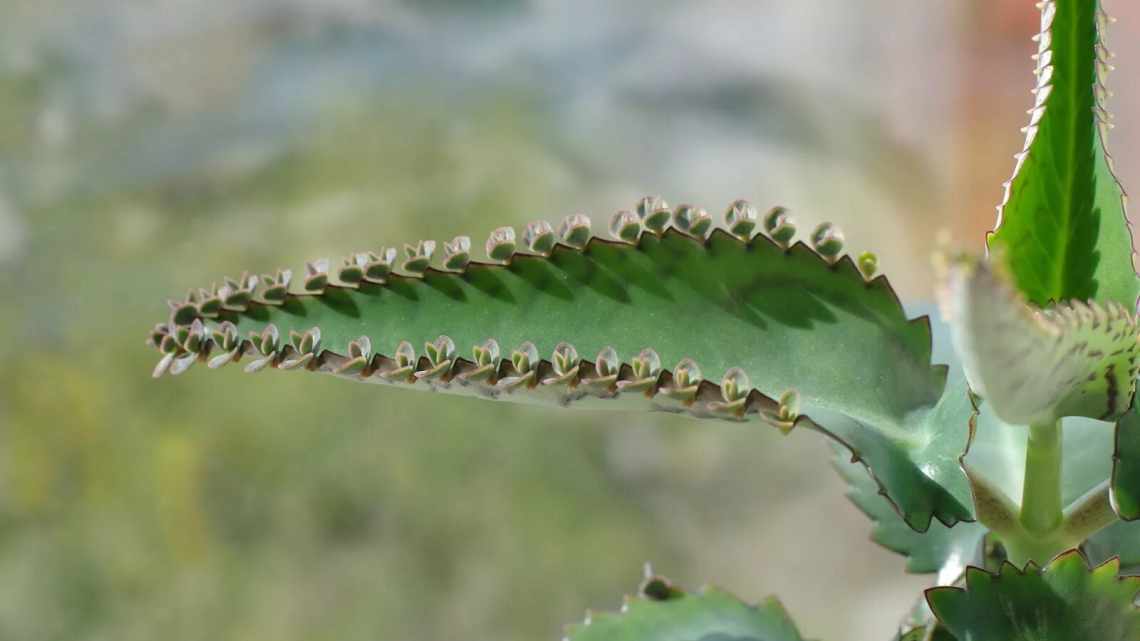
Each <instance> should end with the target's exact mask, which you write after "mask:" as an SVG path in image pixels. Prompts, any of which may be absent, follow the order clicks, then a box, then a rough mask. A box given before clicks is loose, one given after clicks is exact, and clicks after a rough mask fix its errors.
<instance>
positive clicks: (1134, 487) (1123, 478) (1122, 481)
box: [1112, 400, 1140, 563]
mask: <svg viewBox="0 0 1140 641" xmlns="http://www.w3.org/2000/svg"><path fill="white" fill-rule="evenodd" d="M1113 458H1114V466H1113V473H1112V502H1113V507H1115V508H1116V513H1117V514H1119V515H1120V517H1121V518H1123V519H1127V520H1129V521H1137V520H1140V409H1137V407H1136V402H1135V400H1134V401H1133V404H1132V408H1131V409H1130V410H1129V411H1128V412H1127V413H1126V414H1125V415H1124V416H1122V417H1120V419H1119V420H1117V422H1116V453H1115V454H1114V456H1113ZM1136 538H1137V541H1138V543H1137V547H1140V523H1137V532H1136ZM1137 563H1140V559H1137Z"/></svg>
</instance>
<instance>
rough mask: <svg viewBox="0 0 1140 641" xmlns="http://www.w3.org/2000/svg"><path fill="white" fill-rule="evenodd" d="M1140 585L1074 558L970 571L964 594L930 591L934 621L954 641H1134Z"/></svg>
mask: <svg viewBox="0 0 1140 641" xmlns="http://www.w3.org/2000/svg"><path fill="white" fill-rule="evenodd" d="M1138 592H1140V578H1136V577H1132V578H1122V577H1120V576H1118V565H1117V563H1115V562H1109V563H1106V564H1104V565H1101V566H1098V567H1096V568H1094V569H1091V570H1090V569H1089V567H1088V564H1087V562H1086V561H1085V559H1084V558H1083V557H1082V556H1081V555H1080V553H1078V552H1075V551H1073V552H1069V553H1067V554H1063V555H1061V556H1059V557H1057V558H1056V559H1055V560H1053V562H1052V563H1050V564H1049V565H1048V566H1046V567H1045V568H1044V569H1041V568H1038V567H1036V566H1034V565H1032V564H1030V565H1029V566H1028V567H1027V568H1026V569H1025V570H1024V571H1021V570H1018V569H1017V568H1015V567H1014V566H1013V565H1010V564H1006V565H1004V566H1003V567H1002V569H1001V571H1000V572H999V573H998V574H990V573H988V572H986V571H985V570H980V569H978V568H970V569H969V570H967V572H966V587H965V589H962V588H952V587H945V588H934V589H932V590H929V591H928V592H927V599H928V601H929V602H930V607H931V609H932V610H933V611H934V614H935V615H936V616H937V617H938V620H939V621H941V622H942V623H943V624H944V625H945V626H946V627H947V628H949V630H950V632H951V633H952V634H953V635H954V636H955V637H957V638H959V639H969V640H970V641H1093V640H1095V641H1136V640H1137V639H1140V610H1138V609H1137V607H1136V605H1135V604H1134V602H1133V600H1134V599H1135V598H1136V595H1137V593H1138Z"/></svg>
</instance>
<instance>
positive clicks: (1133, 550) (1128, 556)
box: [1081, 521, 1140, 576]
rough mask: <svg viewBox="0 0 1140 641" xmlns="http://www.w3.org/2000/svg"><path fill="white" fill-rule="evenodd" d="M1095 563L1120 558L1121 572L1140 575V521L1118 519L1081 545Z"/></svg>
mask: <svg viewBox="0 0 1140 641" xmlns="http://www.w3.org/2000/svg"><path fill="white" fill-rule="evenodd" d="M1081 550H1082V551H1084V553H1085V555H1086V556H1088V558H1089V561H1091V562H1093V563H1097V564H1100V563H1104V562H1105V561H1108V560H1110V559H1113V558H1119V559H1120V573H1121V574H1127V575H1129V576H1140V522H1138V521H1131V522H1129V521H1117V522H1116V523H1114V524H1112V525H1110V526H1109V527H1107V528H1105V529H1103V530H1101V531H1100V532H1098V533H1097V534H1096V536H1094V537H1092V538H1091V539H1089V540H1088V541H1086V542H1085V544H1084V545H1083V546H1081Z"/></svg>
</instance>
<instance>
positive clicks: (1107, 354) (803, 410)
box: [148, 0, 1140, 641]
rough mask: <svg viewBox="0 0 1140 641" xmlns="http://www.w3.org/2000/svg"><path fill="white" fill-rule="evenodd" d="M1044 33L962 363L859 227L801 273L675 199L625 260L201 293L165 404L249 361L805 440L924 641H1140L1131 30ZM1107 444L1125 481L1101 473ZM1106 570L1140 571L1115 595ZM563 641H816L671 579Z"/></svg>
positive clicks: (609, 245)
mask: <svg viewBox="0 0 1140 641" xmlns="http://www.w3.org/2000/svg"><path fill="white" fill-rule="evenodd" d="M1039 6H1040V9H1041V16H1042V31H1041V34H1040V36H1039V37H1038V38H1037V40H1038V42H1039V47H1038V54H1037V69H1036V72H1037V79H1038V82H1037V87H1036V90H1035V93H1036V102H1035V104H1034V107H1033V109H1032V110H1031V112H1030V113H1031V120H1030V123H1029V125H1028V127H1027V128H1026V145H1025V148H1024V150H1023V151H1022V152H1021V153H1019V154H1018V156H1017V165H1016V167H1015V170H1014V176H1013V178H1012V179H1011V181H1010V183H1009V184H1008V185H1007V186H1006V193H1005V197H1004V199H1003V202H1002V205H1001V206H1000V208H999V216H998V221H997V225H996V228H995V230H994V231H993V232H992V233H991V234H990V236H989V237H988V247H989V249H990V250H991V258H990V260H988V261H987V260H983V259H979V258H974V257H969V256H962V257H955V258H954V259H952V260H950V259H948V260H946V261H944V269H943V270H942V274H941V277H940V279H941V280H940V284H939V299H940V301H939V302H940V303H941V306H942V308H943V309H944V310H945V316H946V320H947V321H948V322H949V325H950V329H949V330H948V333H949V334H950V335H951V338H952V341H953V344H954V347H955V351H954V352H953V353H950V352H948V351H947V350H945V349H943V348H942V347H941V346H942V345H944V344H945V343H946V342H947V341H943V340H941V337H937V336H935V335H933V334H932V322H931V320H930V318H928V317H926V316H919V317H917V318H913V319H912V318H911V317H910V316H909V315H908V314H907V313H906V312H905V311H904V310H903V307H902V306H901V304H900V302H899V300H898V297H897V296H896V295H895V293H894V291H893V290H892V289H891V287H890V285H889V283H888V282H887V280H886V279H885V278H884V277H883V276H881V275H878V276H877V275H876V273H877V272H878V270H879V262H878V258H877V257H876V255H875V254H872V253H870V252H864V253H861V254H858V258H857V259H853V258H852V257H851V256H849V255H846V254H845V253H844V251H845V249H846V248H845V240H844V236H843V234H842V232H841V231H839V230H838V229H837V228H836V227H835V226H833V225H831V224H828V223H824V224H821V225H818V226H817V227H815V228H814V230H813V232H812V233H811V235H810V238H809V243H810V244H805V243H803V242H795V240H794V237H795V233H796V225H795V223H794V222H793V221H792V219H791V217H790V215H789V214H788V212H787V211H786V210H785V209H783V208H782V207H776V208H773V209H771V210H770V211H769V212H768V213H767V214H766V215H764V216H763V217H762V218H761V216H760V215H759V214H758V212H757V209H756V208H755V207H754V206H753V205H752V204H751V203H749V202H747V201H744V200H737V201H734V202H733V203H731V204H730V205H729V207H728V208H727V210H726V211H725V215H724V217H723V227H720V228H714V224H713V221H712V219H711V217H710V216H709V215H708V213H707V212H706V211H705V210H703V209H700V208H699V207H696V206H694V205H688V204H686V205H681V206H678V207H676V208H675V209H674V208H671V207H670V206H669V205H668V204H667V203H666V202H665V201H664V200H663V199H661V198H660V197H656V196H651V197H646V198H642V199H641V200H639V201H638V202H637V203H635V204H634V206H633V207H632V208H631V209H629V210H623V211H619V212H618V213H617V214H616V215H614V216H613V217H612V218H611V219H610V225H609V231H610V233H611V235H612V237H613V240H606V239H602V238H597V237H594V236H593V233H592V231H591V222H590V219H589V218H588V217H587V216H585V215H583V214H574V215H571V216H568V217H566V218H565V219H563V220H562V222H561V223H560V224H559V225H558V226H557V227H555V226H553V225H551V224H550V223H548V222H545V221H536V222H533V223H531V224H530V225H528V226H527V227H526V228H525V231H524V232H523V234H522V244H523V245H524V247H525V249H526V251H520V250H519V248H518V247H517V242H516V236H515V230H514V228H512V227H501V228H498V229H496V230H495V231H494V232H492V233H491V234H490V237H489V238H488V239H487V242H486V243H485V244H484V250H485V254H486V258H485V259H483V260H476V259H474V258H473V257H472V255H471V241H470V239H469V238H467V237H465V236H459V237H456V238H455V239H454V240H452V241H450V242H448V243H445V244H444V250H443V252H442V254H443V255H442V258H441V259H439V260H437V259H436V258H435V248H436V244H435V242H434V241H430V240H423V241H419V242H417V243H414V244H408V245H405V246H404V247H405V258H404V259H403V261H402V262H399V261H398V255H397V252H396V251H395V250H394V249H391V248H386V249H380V250H377V251H376V252H375V253H373V252H367V251H366V252H361V253H356V254H352V255H350V256H349V258H347V259H345V260H344V261H343V266H342V267H340V268H339V270H338V271H337V273H336V278H335V279H332V278H330V276H329V265H328V261H325V260H321V261H313V262H310V263H308V264H306V268H305V272H304V273H305V276H304V279H303V280H302V282H301V283H300V288H299V291H293V290H292V289H291V285H292V284H293V283H292V279H291V272H289V271H288V270H282V271H279V272H277V273H276V274H275V275H272V276H264V277H262V278H261V279H260V280H259V279H256V278H254V277H250V276H248V275H243V276H242V277H241V278H240V279H237V280H230V279H225V280H224V281H223V282H224V285H223V287H221V288H218V289H215V288H211V289H208V290H207V289H199V290H191V291H190V293H189V294H188V295H187V296H186V298H185V299H184V300H175V301H172V302H171V303H170V304H169V310H168V312H167V313H168V321H167V322H165V323H162V324H159V325H158V326H156V327H155V328H154V329H153V330H152V331H151V332H150V335H149V341H148V342H149V343H150V344H151V345H153V346H154V347H155V348H156V349H157V350H158V351H159V354H160V356H159V362H158V365H157V366H156V367H155V370H154V375H155V376H162V375H164V374H167V373H169V374H180V373H182V372H185V371H187V370H188V369H189V368H190V367H191V366H192V365H193V364H194V363H195V362H197V361H199V360H201V361H205V362H207V363H208V364H209V366H210V367H211V368H219V367H223V366H224V365H226V364H229V363H237V362H240V361H242V360H243V359H247V362H246V363H245V364H244V366H243V368H244V369H245V371H247V372H256V371H261V370H265V369H270V368H272V369H299V370H308V371H317V372H325V373H331V374H335V375H339V376H342V377H347V378H351V379H354V380H359V381H364V382H372V383H380V384H385V385H395V386H401V387H407V388H411V389H424V390H432V391H440V392H446V393H451V394H459V395H468V396H475V397H481V398H488V399H499V400H513V401H518V402H524V403H541V404H546V405H552V406H557V407H582V408H590V409H597V408H609V409H615V410H648V411H658V412H673V413H683V414H687V415H689V416H692V417H695V418H702V419H710V418H713V419H720V420H727V421H737V422H752V423H756V424H764V425H770V426H773V427H776V428H777V429H779V430H780V431H782V432H784V433H787V432H789V431H791V430H792V429H794V428H797V427H799V428H801V429H806V430H809V431H813V432H817V433H819V434H822V435H824V436H826V437H828V438H830V439H832V441H833V442H834V443H835V447H836V448H837V449H839V450H840V451H841V452H842V457H841V459H840V460H837V461H836V467H837V469H838V470H839V471H840V473H841V474H842V475H843V477H844V478H845V479H846V480H847V481H848V483H849V485H850V486H851V492H850V496H851V497H852V500H853V501H855V502H856V503H857V505H858V506H859V507H860V508H861V509H863V510H864V511H865V512H866V513H867V514H868V516H870V517H871V518H872V519H873V520H874V521H875V530H874V538H875V540H876V541H878V542H880V543H882V544H883V545H884V546H886V547H888V548H890V549H892V550H894V551H896V552H899V553H900V554H904V555H906V556H907V557H908V559H909V561H908V567H909V568H910V569H912V570H913V571H918V572H931V573H937V581H938V582H939V584H941V585H942V586H943V587H941V588H938V589H935V590H932V591H930V592H928V593H927V596H926V602H925V603H921V604H920V607H918V608H916V609H915V611H914V612H912V614H911V616H910V617H908V619H907V625H906V626H905V627H904V633H905V634H906V635H907V636H906V637H905V638H906V639H907V640H908V641H911V640H912V639H922V640H923V641H934V640H935V639H937V640H938V641H966V640H967V639H969V640H971V641H1029V640H1030V639H1033V640H1034V641H1077V640H1078V639H1080V640H1082V641H1084V640H1087V639H1097V640H1098V641H1138V640H1140V613H1138V611H1137V607H1136V604H1135V597H1136V594H1137V592H1140V585H1138V584H1137V583H1136V581H1135V580H1131V579H1120V578H1119V577H1118V575H1119V574H1120V573H1121V572H1123V571H1125V569H1126V568H1135V569H1137V570H1140V543H1136V542H1137V541H1140V523H1135V524H1133V523H1129V521H1130V520H1135V519H1138V518H1140V418H1138V417H1140V413H1138V411H1137V409H1136V407H1137V405H1136V402H1135V388H1136V385H1135V381H1136V377H1137V375H1138V373H1140V371H1138V369H1140V365H1138V360H1140V330H1138V327H1140V322H1138V320H1137V317H1136V315H1135V313H1134V310H1135V309H1136V301H1137V297H1138V295H1140V278H1137V276H1136V274H1135V272H1134V271H1133V268H1132V255H1133V249H1132V245H1131V240H1130V238H1131V236H1130V231H1129V226H1128V224H1127V218H1126V215H1125V211H1124V201H1123V191H1122V190H1121V189H1120V187H1119V185H1118V183H1117V182H1116V180H1115V176H1114V175H1113V173H1112V163H1111V159H1110V158H1109V156H1108V154H1107V153H1106V151H1105V146H1104V134H1105V130H1106V115H1105V114H1106V112H1105V106H1104V98H1105V95H1106V93H1107V91H1106V90H1105V88H1104V76H1105V74H1106V72H1107V64H1106V63H1105V59H1106V57H1107V55H1106V49H1105V46H1104V41H1103V35H1102V32H1103V29H1104V25H1105V23H1106V17H1105V16H1104V13H1103V11H1101V9H1100V6H1099V2H1096V1H1094V0H1046V1H1045V2H1042V3H1041V4H1040V5H1039ZM1090 158H1091V159H1092V162H1089V160H1090ZM758 228H759V233H758ZM259 288H260V291H258V289H259ZM936 326H937V327H939V328H941V327H943V326H942V324H941V322H938V324H937V325H936ZM940 331H941V330H940ZM285 337H288V340H285ZM936 338H938V339H939V341H938V343H935V342H934V339H936ZM416 345H423V346H424V352H423V355H422V356H418V355H417V352H416V348H415V346H416ZM393 346H394V348H393V349H391V350H389V349H388V348H390V347H393ZM500 346H502V347H504V348H508V347H512V346H513V349H511V350H510V352H509V353H507V352H505V351H503V350H502V349H501V348H500ZM935 349H938V350H940V354H941V355H940V357H939V359H940V360H944V361H946V362H947V364H946V365H937V364H935V363H934V357H933V354H934V350H935ZM466 354H470V358H467V357H466V356H464V355H466ZM591 354H596V356H595V357H594V358H593V360H586V359H585V358H583V357H582V355H587V356H588V355H591ZM543 355H549V360H545V359H544V358H543ZM671 363H675V365H674V367H673V369H672V370H668V369H665V367H664V364H671ZM714 381H719V383H717V382H714ZM1113 423H1115V437H1113V435H1112V427H1113V425H1112V424H1113ZM1066 434H1067V435H1069V436H1070V437H1071V436H1073V435H1077V436H1079V437H1080V438H1077V439H1074V438H1066ZM1109 441H1111V447H1114V448H1115V451H1114V455H1113V457H1112V460H1111V461H1108V460H1104V456H1103V454H1101V455H1100V456H1099V457H1090V456H1088V455H1087V452H1103V451H1105V450H1107V449H1108V447H1110V446H1109ZM1102 446H1103V447H1102ZM1063 454H1064V455H1063ZM1066 465H1067V466H1069V467H1066ZM1011 471H1012V472H1016V474H1011ZM1010 479H1013V481H1012V482H1011V481H1010ZM1084 550H1096V551H1097V552H1098V554H1100V555H1101V557H1104V556H1105V555H1106V554H1109V555H1115V556H1117V557H1119V559H1118V560H1117V561H1115V562H1111V563H1106V564H1100V565H1097V566H1096V567H1092V566H1093V564H1092V563H1090V562H1089V561H1087V560H1086V558H1085V556H1083V553H1082V551H1084ZM995 559H1008V560H1009V561H1012V562H1013V563H1015V564H1016V567H1014V566H1013V565H1009V564H1006V565H1004V566H1000V564H999V563H998V562H996V561H995ZM967 566H980V567H969V568H967ZM999 566H1000V569H999V571H998V572H997V573H996V574H993V573H991V572H990V571H992V570H994V569H998V568H999ZM987 570H990V571H987ZM947 586H948V587H947ZM928 606H929V607H928ZM567 636H568V639H571V640H572V641H589V640H591V639H606V640H607V641H650V640H653V641H661V640H662V639H671V638H678V639H680V638H682V637H684V638H697V637H700V638H713V637H717V638H720V637H725V638H730V637H731V638H738V637H739V638H745V637H746V638H750V639H751V638H756V639H765V640H766V641H802V640H801V638H800V636H799V633H798V632H797V631H796V629H795V627H794V626H793V625H792V624H791V622H790V620H789V619H788V617H787V615H786V613H785V612H784V611H783V609H782V608H780V607H779V605H778V604H777V603H776V602H774V601H771V602H768V603H765V604H763V605H761V606H759V607H749V606H746V605H744V604H742V603H740V602H738V601H736V600H735V599H732V598H730V597H728V596H727V595H724V594H723V593H720V592H717V591H715V590H709V591H706V592H704V593H702V594H699V595H688V594H686V593H684V592H683V591H681V590H679V589H677V588H675V587H673V586H672V584H671V583H669V582H668V581H666V580H664V579H661V578H659V577H656V576H649V577H647V580H646V583H645V585H643V587H642V590H641V594H640V596H639V597H638V598H637V599H634V600H630V601H628V602H627V604H626V606H625V607H624V608H623V613H622V614H620V615H598V616H594V615H590V616H587V619H586V622H585V623H584V624H581V625H578V626H574V627H572V628H571V629H570V630H569V632H568V635H567Z"/></svg>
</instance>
